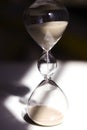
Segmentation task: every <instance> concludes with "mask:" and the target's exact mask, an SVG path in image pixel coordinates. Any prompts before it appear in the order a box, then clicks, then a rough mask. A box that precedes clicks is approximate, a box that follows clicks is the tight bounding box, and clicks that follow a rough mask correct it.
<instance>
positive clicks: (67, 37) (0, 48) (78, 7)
mask: <svg viewBox="0 0 87 130" xmlns="http://www.w3.org/2000/svg"><path fill="white" fill-rule="evenodd" d="M27 1H29V0H0V61H18V62H19V61H30V60H36V59H37V58H38V56H39V55H40V54H41V52H42V50H41V48H40V47H39V46H38V45H37V44H36V43H35V42H34V41H33V39H32V38H31V37H30V36H29V34H28V33H27V31H26V30H25V27H24V24H23V11H24V9H25V6H26V4H27ZM33 1H34V0H33ZM33 1H29V4H30V3H32V2H33ZM65 5H66V7H67V9H68V11H69V15H70V16H69V25H68V27H67V29H66V31H65V33H64V34H63V37H62V39H61V40H60V41H59V44H56V45H55V46H54V48H53V49H52V52H53V54H54V55H55V56H56V58H59V59H61V60H65V59H67V60H87V4H86V2H85V0H83V2H79V1H73V2H72V3H71V2H70V1H69V0H67V1H66V3H65Z"/></svg>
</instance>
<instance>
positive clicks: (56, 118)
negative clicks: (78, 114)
mask: <svg viewBox="0 0 87 130" xmlns="http://www.w3.org/2000/svg"><path fill="white" fill-rule="evenodd" d="M67 107H68V102H67V98H66V96H65V94H64V93H63V91H62V90H61V89H60V88H59V87H58V85H57V84H56V83H55V82H54V81H52V80H50V79H47V80H43V81H42V82H41V83H40V84H39V85H38V87H37V88H36V89H35V90H34V92H33V93H32V95H31V97H30V98H29V101H28V109H27V113H28V116H29V117H30V118H31V120H33V121H34V122H35V123H36V124H38V125H42V126H54V125H58V124H60V123H62V122H63V120H64V115H65V112H66V110H67Z"/></svg>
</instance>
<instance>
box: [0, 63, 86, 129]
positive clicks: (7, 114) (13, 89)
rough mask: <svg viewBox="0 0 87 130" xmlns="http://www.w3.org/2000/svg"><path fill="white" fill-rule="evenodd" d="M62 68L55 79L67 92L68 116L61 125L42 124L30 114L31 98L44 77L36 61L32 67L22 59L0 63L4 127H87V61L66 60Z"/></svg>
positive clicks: (0, 110) (1, 126)
mask: <svg viewBox="0 0 87 130" xmlns="http://www.w3.org/2000/svg"><path fill="white" fill-rule="evenodd" d="M59 68H60V71H59V70H58V71H56V73H55V75H54V77H53V79H54V81H55V82H56V83H57V84H58V85H59V86H60V87H61V88H62V89H63V91H64V92H65V94H66V95H67V98H68V101H69V111H68V113H67V118H65V120H64V122H63V123H62V124H61V125H58V126H54V127H41V126H36V125H34V124H33V123H32V122H31V121H30V120H29V118H28V117H27V115H26V102H27V98H28V97H29V96H30V94H31V92H32V91H33V89H34V88H35V87H36V86H37V85H38V84H39V82H40V81H41V80H42V79H43V77H42V76H41V75H40V73H39V72H38V70H37V66H36V62H35V63H34V64H33V65H32V66H30V68H29V67H28V64H22V63H21V64H19V63H15V64H13V63H8V64H3V63H2V64H0V130H39V129H40V130H43V129H45V130H46V129H47V130H49V129H50V130H51V129H53V130H56V129H57V128H58V129H59V130H64V129H67V130H70V129H71V130H72V129H79V130H82V129H87V101H86V99H87V62H74V61H71V62H62V63H59ZM36 76H37V77H39V78H38V79H37V80H35V79H36ZM32 86H33V87H32Z"/></svg>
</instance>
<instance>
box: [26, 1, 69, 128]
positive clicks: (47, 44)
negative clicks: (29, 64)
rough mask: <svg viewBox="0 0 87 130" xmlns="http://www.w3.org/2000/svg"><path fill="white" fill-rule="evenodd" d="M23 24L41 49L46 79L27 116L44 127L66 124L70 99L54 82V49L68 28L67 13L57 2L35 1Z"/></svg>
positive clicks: (34, 97)
mask: <svg viewBox="0 0 87 130" xmlns="http://www.w3.org/2000/svg"><path fill="white" fill-rule="evenodd" d="M24 24H25V27H26V30H27V32H28V33H29V35H30V36H31V37H32V38H33V39H34V40H35V41H36V43H37V44H38V45H39V46H40V47H41V48H42V50H43V53H42V55H41V57H40V59H39V60H38V63H37V66H38V69H39V71H40V73H41V74H42V75H43V77H44V79H43V81H41V83H40V84H39V85H38V86H37V87H36V89H35V90H34V91H33V93H32V94H31V96H30V97H29V100H28V107H27V113H28V116H29V117H30V118H31V119H32V120H33V121H34V122H35V123H36V124H39V125H42V126H53V125H57V124H60V123H62V122H63V120H64V117H65V113H66V111H67V108H68V101H67V97H66V96H65V94H64V92H63V91H62V89H61V88H60V87H59V86H58V85H57V84H56V83H55V82H54V81H53V80H52V79H51V77H52V75H53V74H54V72H55V71H56V68H57V61H56V59H55V58H54V56H53V55H52V54H51V49H52V48H53V46H54V45H55V44H56V43H57V42H58V41H59V40H60V38H61V37H62V34H63V32H64V30H65V29H66V27H67V25H68V11H67V9H66V8H65V7H64V6H63V5H61V3H60V2H58V0H36V1H35V2H34V3H33V4H31V5H30V6H28V7H27V8H26V9H25V11H24Z"/></svg>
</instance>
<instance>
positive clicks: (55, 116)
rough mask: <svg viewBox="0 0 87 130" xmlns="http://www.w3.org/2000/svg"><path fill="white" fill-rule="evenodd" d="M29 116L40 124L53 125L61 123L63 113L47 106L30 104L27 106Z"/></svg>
mask: <svg viewBox="0 0 87 130" xmlns="http://www.w3.org/2000/svg"><path fill="white" fill-rule="evenodd" d="M28 115H29V117H30V118H31V119H32V120H33V121H34V122H35V123H36V124H39V125H42V126H54V125H58V124H60V123H62V121H63V118H64V116H63V114H62V113H61V112H59V111H57V110H56V109H54V108H51V107H48V106H34V107H33V106H32V107H31V108H28Z"/></svg>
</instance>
